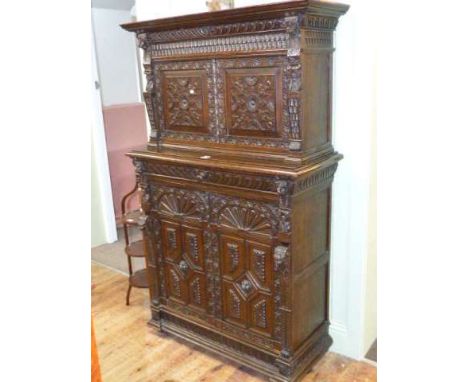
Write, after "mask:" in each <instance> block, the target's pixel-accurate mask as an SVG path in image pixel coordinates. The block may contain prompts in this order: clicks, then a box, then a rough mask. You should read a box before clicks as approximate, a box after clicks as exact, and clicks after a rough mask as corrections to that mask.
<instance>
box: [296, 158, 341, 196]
mask: <svg viewBox="0 0 468 382" xmlns="http://www.w3.org/2000/svg"><path fill="white" fill-rule="evenodd" d="M337 167H338V164H337V163H335V164H333V165H331V166H328V167H326V168H324V169H322V170H319V171H315V172H312V173H311V174H310V175H307V176H305V177H303V178H301V179H299V180H298V181H297V182H296V184H295V186H294V193H297V192H301V191H304V190H307V189H308V188H311V187H317V186H319V185H321V184H324V183H327V182H329V181H331V180H332V179H333V175H334V174H335V172H336V169H337Z"/></svg>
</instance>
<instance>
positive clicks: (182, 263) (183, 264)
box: [179, 260, 188, 273]
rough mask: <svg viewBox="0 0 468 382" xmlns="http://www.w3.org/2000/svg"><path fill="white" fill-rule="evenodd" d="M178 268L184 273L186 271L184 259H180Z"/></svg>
mask: <svg viewBox="0 0 468 382" xmlns="http://www.w3.org/2000/svg"><path fill="white" fill-rule="evenodd" d="M179 268H180V270H181V271H182V272H184V273H185V272H187V271H188V264H187V263H186V262H185V260H181V261H180V263H179Z"/></svg>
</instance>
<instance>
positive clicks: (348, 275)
mask: <svg viewBox="0 0 468 382" xmlns="http://www.w3.org/2000/svg"><path fill="white" fill-rule="evenodd" d="M349 3H351V8H350V10H349V11H348V13H347V14H346V15H345V16H344V17H342V18H341V20H340V23H339V25H338V28H337V33H336V52H335V72H334V92H335V93H334V113H333V118H334V123H333V125H334V145H335V148H336V149H337V150H338V151H340V152H341V153H343V154H344V160H343V161H342V162H341V163H340V165H339V167H338V171H337V174H336V178H335V183H334V187H333V212H332V248H331V251H332V266H331V312H330V313H331V324H332V325H331V333H332V336H333V338H334V340H335V343H334V346H333V350H334V351H336V352H339V353H343V354H346V355H348V356H350V357H353V358H362V357H363V356H364V355H365V352H366V351H367V350H368V349H367V342H368V341H369V340H368V339H367V340H366V338H368V337H372V336H373V333H372V331H376V323H375V322H370V321H369V322H367V323H366V319H365V317H366V302H367V303H368V308H369V309H370V310H371V309H372V307H371V305H372V303H373V299H372V294H370V293H369V294H368V293H367V292H371V291H370V289H366V286H368V285H369V288H371V287H372V282H369V283H368V281H370V279H369V278H373V279H375V271H374V269H373V267H372V266H369V267H368V260H369V253H370V252H369V248H370V246H369V244H370V242H372V241H374V240H375V230H373V229H369V223H370V222H372V223H373V224H375V219H373V220H372V219H371V220H369V217H372V216H373V211H372V209H373V208H374V209H375V205H373V204H372V203H371V193H370V190H371V184H370V179H371V164H372V160H373V158H372V156H371V153H372V145H373V142H372V139H371V137H372V131H373V129H374V128H375V110H374V109H375V93H374V88H375V76H374V73H375V54H376V44H375V41H376V35H375V29H374V28H373V26H372V23H373V20H374V19H375V18H374V17H372V16H373V5H372V1H367V0H356V1H349ZM374 159H375V158H374ZM372 234H374V237H371V235H372ZM368 270H369V271H370V272H374V274H368ZM374 292H375V291H374ZM374 297H375V294H374ZM366 298H367V300H366ZM374 305H375V304H374ZM368 317H371V315H369V316H368ZM369 320H371V318H370V319H369ZM369 325H371V326H372V327H374V328H375V329H372V328H371V327H370V326H369ZM369 328H370V330H367V329H369ZM375 335H376V333H375Z"/></svg>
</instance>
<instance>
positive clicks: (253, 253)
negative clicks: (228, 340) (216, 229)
mask: <svg viewBox="0 0 468 382" xmlns="http://www.w3.org/2000/svg"><path fill="white" fill-rule="evenodd" d="M220 256H221V262H222V267H221V270H222V285H223V286H222V299H223V318H224V319H225V320H227V321H229V322H232V323H234V324H237V325H239V326H241V327H243V328H247V329H250V330H252V331H255V332H258V333H260V334H264V335H267V336H271V335H272V333H273V327H274V303H273V266H272V264H273V254H272V249H271V246H270V245H267V244H264V243H258V242H256V241H253V240H245V239H242V238H239V237H235V236H232V235H226V234H221V235H220Z"/></svg>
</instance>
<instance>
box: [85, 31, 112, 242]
mask: <svg viewBox="0 0 468 382" xmlns="http://www.w3.org/2000/svg"><path fill="white" fill-rule="evenodd" d="M91 58H92V61H91V71H92V73H91V82H90V84H89V85H90V92H91V94H90V96H91V97H90V102H91V110H92V119H91V247H95V246H98V245H101V244H104V243H111V242H113V241H116V240H117V229H116V226H115V214H114V205H113V203H112V192H111V183H110V175H109V163H108V161H107V151H106V139H105V135H104V121H103V116H102V105H101V103H102V102H101V92H100V91H99V89H96V88H95V85H94V82H95V81H97V80H98V72H97V62H96V52H95V45H94V40H92V41H91Z"/></svg>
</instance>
